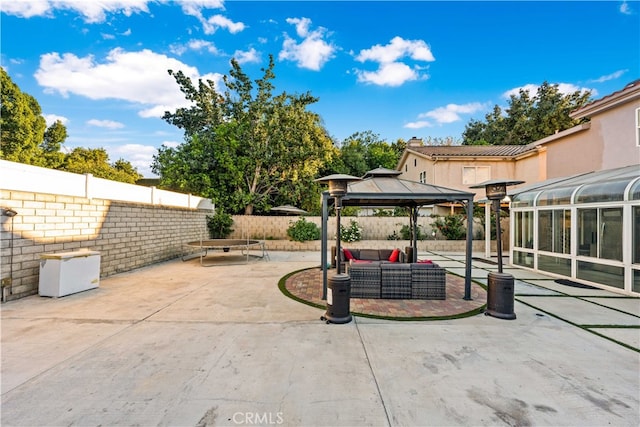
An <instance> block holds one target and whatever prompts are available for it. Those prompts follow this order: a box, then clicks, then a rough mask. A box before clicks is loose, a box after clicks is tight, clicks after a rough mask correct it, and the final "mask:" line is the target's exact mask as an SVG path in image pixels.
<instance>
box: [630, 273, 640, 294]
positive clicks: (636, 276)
mask: <svg viewBox="0 0 640 427" xmlns="http://www.w3.org/2000/svg"><path fill="white" fill-rule="evenodd" d="M631 290H632V291H633V292H638V293H640V270H633V283H632V284H631Z"/></svg>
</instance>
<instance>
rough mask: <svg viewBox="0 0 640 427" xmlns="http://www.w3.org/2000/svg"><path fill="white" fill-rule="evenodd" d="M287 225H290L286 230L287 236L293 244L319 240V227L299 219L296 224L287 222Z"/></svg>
mask: <svg viewBox="0 0 640 427" xmlns="http://www.w3.org/2000/svg"><path fill="white" fill-rule="evenodd" d="M289 224H291V225H289V228H287V236H289V238H290V239H291V240H293V241H295V242H306V241H309V240H319V239H320V227H318V226H317V225H316V224H315V223H313V222H309V221H307V220H306V219H304V218H300V219H299V220H297V221H296V222H293V223H292V222H289Z"/></svg>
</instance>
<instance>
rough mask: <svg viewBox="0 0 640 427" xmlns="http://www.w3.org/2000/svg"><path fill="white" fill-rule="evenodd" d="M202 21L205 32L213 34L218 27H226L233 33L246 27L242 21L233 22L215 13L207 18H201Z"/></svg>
mask: <svg viewBox="0 0 640 427" xmlns="http://www.w3.org/2000/svg"><path fill="white" fill-rule="evenodd" d="M201 22H202V28H203V30H204V33H205V34H213V33H215V32H216V31H217V30H218V28H225V29H227V30H228V31H229V32H230V33H231V34H235V33H239V32H240V31H243V30H244V29H245V25H244V24H243V23H242V22H233V21H232V20H230V19H229V18H226V17H224V16H222V15H213V16H212V17H210V18H209V19H207V20H201Z"/></svg>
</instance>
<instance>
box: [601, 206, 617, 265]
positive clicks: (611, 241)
mask: <svg viewBox="0 0 640 427" xmlns="http://www.w3.org/2000/svg"><path fill="white" fill-rule="evenodd" d="M600 258H605V259H615V260H617V261H622V208H611V209H600Z"/></svg>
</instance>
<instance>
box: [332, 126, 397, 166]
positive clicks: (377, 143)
mask: <svg viewBox="0 0 640 427" xmlns="http://www.w3.org/2000/svg"><path fill="white" fill-rule="evenodd" d="M405 147H406V142H404V141H402V140H398V141H397V142H396V143H395V144H389V143H387V142H386V141H384V140H382V139H381V138H380V135H378V134H376V133H373V132H372V131H370V130H367V131H364V132H356V133H354V134H353V135H351V136H349V137H347V138H346V139H345V140H344V141H343V142H342V144H341V147H340V161H339V162H338V166H337V167H338V170H337V172H341V173H346V174H350V175H354V176H362V175H364V174H365V173H366V172H368V171H370V170H371V169H375V168H377V167H383V168H387V169H395V167H396V166H397V164H398V160H399V159H400V156H401V155H402V152H403V150H404V148H405Z"/></svg>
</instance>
